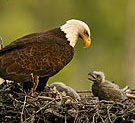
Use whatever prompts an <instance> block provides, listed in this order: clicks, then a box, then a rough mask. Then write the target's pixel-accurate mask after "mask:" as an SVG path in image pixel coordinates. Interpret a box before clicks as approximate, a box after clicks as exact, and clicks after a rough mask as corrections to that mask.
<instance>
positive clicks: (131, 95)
mask: <svg viewBox="0 0 135 123" xmlns="http://www.w3.org/2000/svg"><path fill="white" fill-rule="evenodd" d="M126 96H127V97H128V98H133V99H135V94H129V93H126Z"/></svg>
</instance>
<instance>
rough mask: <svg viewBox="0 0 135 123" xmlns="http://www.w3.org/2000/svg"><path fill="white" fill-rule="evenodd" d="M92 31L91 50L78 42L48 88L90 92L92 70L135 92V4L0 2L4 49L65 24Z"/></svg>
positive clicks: (42, 0) (86, 0)
mask: <svg viewBox="0 0 135 123" xmlns="http://www.w3.org/2000/svg"><path fill="white" fill-rule="evenodd" d="M72 18H74V19H80V20H82V21H84V22H86V23H87V24H88V25H89V26H90V29H91V33H92V36H91V39H92V46H91V48H90V49H84V48H83V43H82V41H81V40H78V43H77V45H76V47H75V56H74V58H73V60H72V62H71V63H70V64H68V65H67V66H66V67H65V68H64V69H63V70H62V71H61V72H59V73H58V74H57V75H55V76H54V77H52V78H51V79H50V80H49V83H52V82H54V81H62V82H64V83H66V84H68V85H69V86H71V87H73V88H75V89H89V87H90V84H91V82H89V81H88V79H87V78H88V75H87V74H88V73H89V72H90V71H94V70H97V71H104V73H105V75H106V78H107V79H108V80H114V81H115V83H117V84H119V85H120V87H121V88H122V87H124V86H125V85H129V86H130V87H131V88H134V87H135V84H134V82H135V58H134V57H135V55H134V54H135V28H134V27H135V23H134V22H135V1H134V0H128V1H127V0H118V1H116V0H115V1H114V0H102V1H101V0H96V1H95V0H55V1H54V0H22V1H21V0H0V35H1V36H2V38H3V41H4V45H7V44H9V43H10V42H11V41H14V40H15V39H17V38H19V37H21V36H23V35H26V34H30V33H33V32H40V31H45V30H49V29H53V28H55V27H58V26H60V25H62V24H64V23H65V22H66V21H67V20H69V19H72Z"/></svg>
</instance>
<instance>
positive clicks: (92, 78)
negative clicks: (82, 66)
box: [88, 72, 96, 81]
mask: <svg viewBox="0 0 135 123" xmlns="http://www.w3.org/2000/svg"><path fill="white" fill-rule="evenodd" d="M88 79H89V80H91V81H94V80H96V76H95V74H94V73H92V72H90V73H89V74H88Z"/></svg>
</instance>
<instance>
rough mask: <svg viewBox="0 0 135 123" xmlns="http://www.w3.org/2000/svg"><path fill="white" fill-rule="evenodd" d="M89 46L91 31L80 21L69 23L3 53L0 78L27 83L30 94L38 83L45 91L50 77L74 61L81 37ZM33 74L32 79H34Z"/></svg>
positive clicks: (12, 45)
mask: <svg viewBox="0 0 135 123" xmlns="http://www.w3.org/2000/svg"><path fill="white" fill-rule="evenodd" d="M79 37H80V38H82V40H83V41H84V47H85V48H88V47H90V29H89V27H88V26H87V24H85V23H84V22H82V21H80V20H74V19H73V20H69V21H67V22H66V23H65V24H64V25H62V26H60V27H59V28H55V29H52V30H50V31H47V32H40V33H33V34H29V35H26V36H24V37H22V38H19V39H17V40H15V41H13V42H12V43H10V44H9V45H7V46H6V47H4V48H3V49H2V50H0V77H2V78H4V79H6V80H13V81H14V82H22V83H24V84H23V85H24V89H25V90H26V91H28V90H29V89H31V87H32V86H33V84H32V81H33V79H32V78H33V77H34V79H35V78H37V76H39V79H38V80H39V83H38V80H35V81H36V86H35V89H36V91H42V90H43V89H44V86H45V85H46V83H47V81H48V79H49V77H51V76H53V75H55V74H56V73H58V72H59V71H60V70H61V69H62V68H64V67H65V66H66V65H67V64H68V63H69V62H70V61H71V60H72V58H73V55H74V46H75V44H76V42H77V40H78V38H79ZM31 75H33V77H31Z"/></svg>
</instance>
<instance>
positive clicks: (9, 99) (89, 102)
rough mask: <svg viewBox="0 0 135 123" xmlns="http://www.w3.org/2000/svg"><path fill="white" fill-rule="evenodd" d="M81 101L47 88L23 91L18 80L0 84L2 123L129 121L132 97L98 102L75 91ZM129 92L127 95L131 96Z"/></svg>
mask: <svg viewBox="0 0 135 123" xmlns="http://www.w3.org/2000/svg"><path fill="white" fill-rule="evenodd" d="M78 93H79V95H80V97H81V100H80V101H78V100H75V99H73V98H71V97H69V96H66V94H64V93H60V92H58V91H57V90H55V89H52V88H50V87H46V88H45V90H44V91H43V92H41V93H40V94H37V93H35V94H32V93H29V94H26V93H24V92H23V90H22V86H21V85H20V84H17V83H12V82H4V83H3V84H1V85H0V122H1V123H19V122H20V123H128V122H129V123H132V122H135V101H134V98H133V99H132V98H130V99H127V100H124V101H123V102H113V101H112V102H111V101H109V102H108V101H99V100H98V99H97V98H95V97H93V96H92V94H91V92H90V91H88V92H87V93H84V91H78ZM131 93H132V91H130V93H129V95H130V96H131V95H132V94H131Z"/></svg>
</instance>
